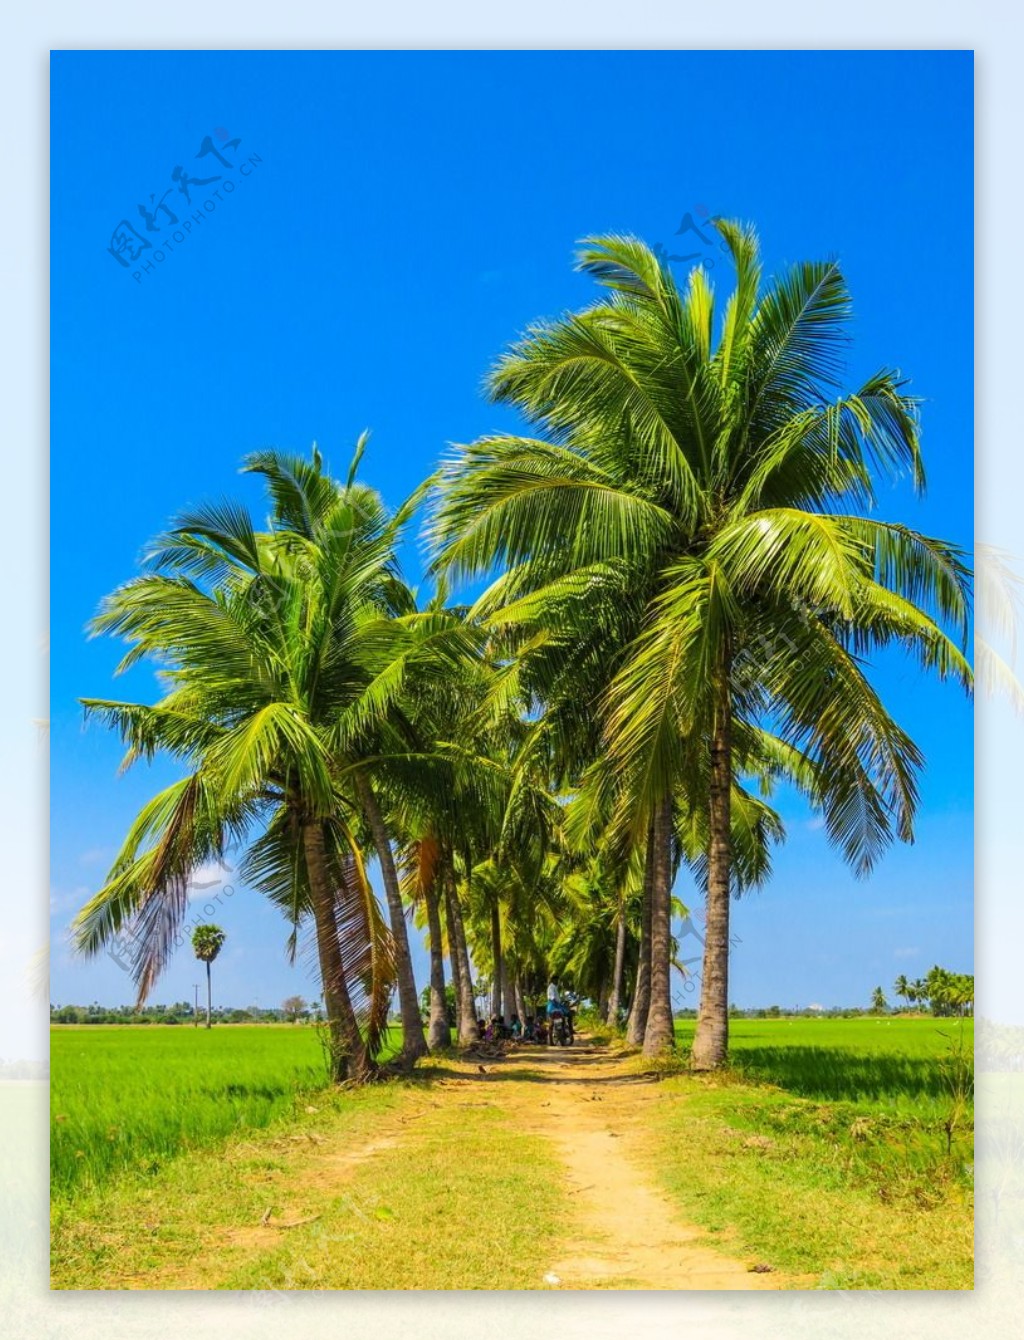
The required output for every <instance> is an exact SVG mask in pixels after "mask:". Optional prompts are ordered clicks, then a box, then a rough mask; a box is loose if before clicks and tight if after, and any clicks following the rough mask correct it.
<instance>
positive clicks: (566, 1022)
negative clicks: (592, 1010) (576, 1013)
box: [548, 1005, 573, 1047]
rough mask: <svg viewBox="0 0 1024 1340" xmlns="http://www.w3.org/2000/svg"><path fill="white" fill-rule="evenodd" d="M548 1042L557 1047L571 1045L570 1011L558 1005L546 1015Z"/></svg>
mask: <svg viewBox="0 0 1024 1340" xmlns="http://www.w3.org/2000/svg"><path fill="white" fill-rule="evenodd" d="M548 1042H549V1044H550V1045H551V1046H552V1047H554V1046H559V1047H571V1046H572V1042H573V1027H572V1012H571V1011H570V1010H569V1008H568V1007H567V1006H562V1005H559V1006H558V1008H557V1009H554V1010H552V1011H551V1013H550V1014H549V1015H548Z"/></svg>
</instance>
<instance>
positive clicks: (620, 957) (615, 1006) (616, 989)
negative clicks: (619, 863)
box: [605, 899, 626, 1028]
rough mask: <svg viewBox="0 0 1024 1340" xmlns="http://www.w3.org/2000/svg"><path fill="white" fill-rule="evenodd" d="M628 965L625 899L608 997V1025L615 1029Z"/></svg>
mask: <svg viewBox="0 0 1024 1340" xmlns="http://www.w3.org/2000/svg"><path fill="white" fill-rule="evenodd" d="M625 963H626V907H625V901H624V900H623V899H620V900H619V924H618V926H617V928H616V931H615V966H614V968H613V969H612V989H611V994H610V995H609V997H608V1013H607V1014H606V1015H605V1021H606V1023H609V1024H611V1026H612V1027H613V1028H618V1026H619V1000H620V998H621V996H622V970H623V968H624V966H625Z"/></svg>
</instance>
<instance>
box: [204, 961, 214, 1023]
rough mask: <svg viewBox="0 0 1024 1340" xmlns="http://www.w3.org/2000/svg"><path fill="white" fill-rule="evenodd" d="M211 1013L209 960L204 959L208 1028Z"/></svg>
mask: <svg viewBox="0 0 1024 1340" xmlns="http://www.w3.org/2000/svg"><path fill="white" fill-rule="evenodd" d="M212 1015H213V981H212V979H211V977H210V960H209V959H207V960H206V1027H207V1028H209V1027H210V1025H211V1023H212V1022H213V1020H212Z"/></svg>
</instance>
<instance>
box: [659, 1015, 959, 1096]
mask: <svg viewBox="0 0 1024 1340" xmlns="http://www.w3.org/2000/svg"><path fill="white" fill-rule="evenodd" d="M961 1022H962V1026H963V1037H964V1046H965V1048H966V1050H967V1052H968V1053H969V1054H973V1047H974V1020H973V1019H964V1020H963V1021H961V1020H958V1019H931V1018H895V1019H887V1018H884V1017H882V1018H878V1019H870V1018H859V1019H804V1018H800V1019H733V1020H730V1023H729V1059H730V1064H731V1068H732V1070H733V1071H734V1072H735V1073H737V1074H739V1075H742V1076H743V1077H744V1078H745V1079H750V1080H754V1081H757V1082H759V1083H768V1084H775V1085H777V1086H778V1087H779V1088H781V1089H786V1090H788V1091H789V1092H790V1093H795V1094H799V1095H800V1096H801V1097H804V1098H817V1099H822V1100H824V1101H846V1102H853V1103H857V1104H859V1105H862V1106H869V1107H871V1108H873V1109H876V1110H878V1111H884V1112H888V1113H890V1114H893V1115H896V1114H906V1115H909V1116H914V1117H917V1118H922V1119H923V1118H927V1117H929V1116H932V1117H936V1116H939V1115H940V1114H942V1113H944V1111H945V1109H946V1107H948V1102H947V1097H948V1092H949V1090H948V1086H947V1084H946V1082H945V1080H944V1078H943V1074H942V1069H941V1066H940V1064H939V1062H940V1059H941V1058H942V1057H943V1056H944V1055H945V1054H946V1053H947V1052H948V1050H949V1048H950V1044H951V1041H955V1039H956V1038H957V1036H958V1034H959V1030H960V1028H961ZM694 1027H695V1025H694V1023H693V1021H692V1020H677V1022H676V1037H677V1039H678V1041H679V1043H680V1046H681V1048H682V1049H683V1051H684V1053H685V1052H686V1051H688V1049H689V1046H690V1043H691V1041H692V1039H693V1031H694Z"/></svg>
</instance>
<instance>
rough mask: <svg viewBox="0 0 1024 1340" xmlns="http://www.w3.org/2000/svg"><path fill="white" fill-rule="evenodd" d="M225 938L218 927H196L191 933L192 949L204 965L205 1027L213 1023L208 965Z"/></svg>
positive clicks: (211, 989)
mask: <svg viewBox="0 0 1024 1340" xmlns="http://www.w3.org/2000/svg"><path fill="white" fill-rule="evenodd" d="M226 938H227V937H226V936H225V934H224V932H223V931H222V930H221V928H220V927H219V926H213V925H209V926H197V927H196V928H195V930H194V931H193V932H192V948H193V950H194V951H195V956H196V958H197V959H199V961H200V962H201V963H205V964H206V1027H207V1028H209V1027H210V1025H211V1024H212V1023H213V1019H212V1014H213V984H212V982H211V979H210V964H211V963H212V962H213V960H214V959H215V958H216V957H217V955H218V954H219V953H220V951H221V949H222V948H223V946H224V941H225V939H226Z"/></svg>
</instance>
